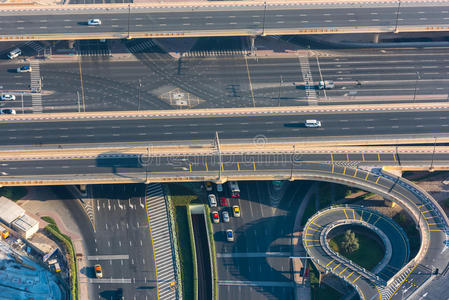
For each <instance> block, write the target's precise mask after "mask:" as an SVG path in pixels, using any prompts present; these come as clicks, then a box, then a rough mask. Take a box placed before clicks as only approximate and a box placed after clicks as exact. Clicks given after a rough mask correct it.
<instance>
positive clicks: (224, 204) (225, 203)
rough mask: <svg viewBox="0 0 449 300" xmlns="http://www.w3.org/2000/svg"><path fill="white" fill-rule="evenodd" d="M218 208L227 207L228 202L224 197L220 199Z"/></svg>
mask: <svg viewBox="0 0 449 300" xmlns="http://www.w3.org/2000/svg"><path fill="white" fill-rule="evenodd" d="M220 206H224V207H226V206H229V202H228V199H226V197H220Z"/></svg>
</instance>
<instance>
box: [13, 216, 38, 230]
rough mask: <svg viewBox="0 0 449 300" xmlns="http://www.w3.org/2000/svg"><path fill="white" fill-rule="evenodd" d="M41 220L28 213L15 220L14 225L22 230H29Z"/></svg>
mask: <svg viewBox="0 0 449 300" xmlns="http://www.w3.org/2000/svg"><path fill="white" fill-rule="evenodd" d="M38 223H39V222H38V221H36V220H35V219H33V218H32V217H30V216H28V215H23V216H21V217H19V218H18V219H17V220H15V221H14V222H13V224H14V226H15V227H16V228H18V229H20V230H22V231H24V232H25V231H28V230H29V229H30V228H33V227H34V226H36V225H37V224H38Z"/></svg>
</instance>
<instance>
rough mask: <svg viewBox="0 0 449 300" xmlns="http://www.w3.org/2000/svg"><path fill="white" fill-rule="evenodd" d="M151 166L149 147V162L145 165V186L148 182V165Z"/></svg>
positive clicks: (148, 148) (148, 150)
mask: <svg viewBox="0 0 449 300" xmlns="http://www.w3.org/2000/svg"><path fill="white" fill-rule="evenodd" d="M149 164H150V147H147V161H146V165H145V184H146V183H147V182H148V165H149Z"/></svg>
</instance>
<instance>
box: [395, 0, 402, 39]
mask: <svg viewBox="0 0 449 300" xmlns="http://www.w3.org/2000/svg"><path fill="white" fill-rule="evenodd" d="M400 8H401V0H398V10H397V11H396V25H395V26H394V33H398V32H399V28H398V26H399V9H400Z"/></svg>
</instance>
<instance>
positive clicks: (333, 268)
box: [332, 264, 341, 272]
mask: <svg viewBox="0 0 449 300" xmlns="http://www.w3.org/2000/svg"><path fill="white" fill-rule="evenodd" d="M340 265H341V264H338V265H336V266H335V267H334V268H333V269H332V272H334V271H335V269H336V268H338V267H339V266H340Z"/></svg>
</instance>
